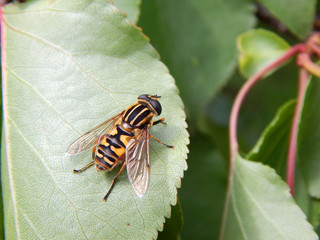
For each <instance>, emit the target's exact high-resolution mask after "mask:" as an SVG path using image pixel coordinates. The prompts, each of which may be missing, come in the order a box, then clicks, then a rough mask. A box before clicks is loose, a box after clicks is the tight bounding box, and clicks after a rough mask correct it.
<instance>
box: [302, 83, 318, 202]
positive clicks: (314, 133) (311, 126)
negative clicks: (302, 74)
mask: <svg viewBox="0 0 320 240" xmlns="http://www.w3.org/2000/svg"><path fill="white" fill-rule="evenodd" d="M319 92H320V81H319V79H318V78H313V79H311V80H310V83H309V85H308V88H307V92H306V96H305V99H304V103H303V109H302V113H301V118H300V124H299V134H298V156H299V166H300V168H301V172H302V175H303V177H304V179H305V181H306V185H307V187H308V190H309V193H310V195H311V196H313V197H316V198H320V174H319V173H320V124H319V123H320V111H319V101H320V95H319Z"/></svg>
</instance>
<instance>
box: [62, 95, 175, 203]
mask: <svg viewBox="0 0 320 240" xmlns="http://www.w3.org/2000/svg"><path fill="white" fill-rule="evenodd" d="M158 98H160V96H157V95H147V94H143V95H140V96H139V97H138V101H137V102H136V103H134V104H132V105H131V106H129V107H128V108H127V109H126V110H124V111H122V112H121V113H119V114H117V115H116V116H114V117H112V118H110V119H108V120H107V121H105V122H104V123H102V124H100V125H99V126H97V127H95V128H94V129H92V130H90V131H89V132H87V133H86V134H84V135H82V136H81V137H79V138H78V139H77V140H76V141H75V142H73V143H72V144H71V145H70V146H69V147H68V149H67V151H66V154H68V155H76V154H79V153H81V152H83V151H84V150H86V149H88V148H90V147H93V148H92V159H93V160H92V162H90V163H89V164H88V165H87V166H85V167H83V168H81V169H79V170H75V169H74V170H73V172H74V173H80V172H82V171H84V170H86V169H87V168H89V167H90V166H92V165H93V164H95V166H96V170H97V171H111V170H112V169H114V168H115V167H117V166H119V165H120V164H122V163H123V162H124V163H123V165H122V167H121V169H120V171H119V172H118V174H117V175H116V176H115V177H114V178H113V180H112V183H111V186H110V188H109V190H108V192H107V194H106V195H105V197H104V198H103V200H104V201H106V200H107V198H108V196H109V194H110V193H111V190H112V188H113V186H114V184H115V181H116V180H117V178H118V177H119V175H120V174H121V173H122V171H123V170H124V168H125V167H127V175H128V178H129V181H130V183H131V185H132V187H133V189H134V191H135V192H136V194H137V195H138V196H143V195H144V194H145V193H146V192H147V189H148V185H149V178H150V159H149V155H150V150H149V138H150V137H151V138H153V139H155V140H156V141H157V142H159V143H161V144H163V145H165V146H166V147H168V148H174V147H173V146H170V145H167V144H165V143H162V142H161V141H160V140H159V139H157V138H155V137H154V136H152V135H151V134H150V133H149V129H150V127H151V126H153V125H156V124H158V123H164V124H165V122H164V118H161V119H159V120H157V121H155V122H153V120H152V118H153V117H154V116H158V115H160V114H161V111H162V108H161V105H160V103H159V101H158Z"/></svg>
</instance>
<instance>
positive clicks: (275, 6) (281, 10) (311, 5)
mask: <svg viewBox="0 0 320 240" xmlns="http://www.w3.org/2000/svg"><path fill="white" fill-rule="evenodd" d="M260 2H261V3H262V4H263V5H264V6H265V7H266V8H267V9H268V10H269V11H270V12H271V13H272V14H273V15H274V16H275V17H276V18H277V19H279V20H280V21H281V22H282V23H283V24H284V25H286V26H287V27H288V28H289V30H290V31H291V32H292V33H294V34H295V35H296V36H298V37H299V38H301V39H304V38H305V37H307V36H308V35H309V34H310V33H311V31H312V24H313V19H314V17H315V8H316V0H308V1H301V0H281V1H279V0H260Z"/></svg>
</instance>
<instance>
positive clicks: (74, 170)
mask: <svg viewBox="0 0 320 240" xmlns="http://www.w3.org/2000/svg"><path fill="white" fill-rule="evenodd" d="M93 164H94V161H92V162H90V163H89V164H88V165H87V166H85V167H83V168H81V169H79V170H76V169H73V171H72V172H74V173H81V172H83V171H84V170H86V169H87V168H89V167H91V166H92V165H93Z"/></svg>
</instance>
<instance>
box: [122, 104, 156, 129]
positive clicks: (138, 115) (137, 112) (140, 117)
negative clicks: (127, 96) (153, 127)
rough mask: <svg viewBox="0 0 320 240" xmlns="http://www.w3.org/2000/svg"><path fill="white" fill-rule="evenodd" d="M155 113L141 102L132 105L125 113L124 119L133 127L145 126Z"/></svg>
mask: <svg viewBox="0 0 320 240" xmlns="http://www.w3.org/2000/svg"><path fill="white" fill-rule="evenodd" d="M153 116H154V113H153V112H151V111H150V109H149V108H148V107H147V106H146V105H143V104H141V103H136V104H133V105H131V106H130V107H128V108H127V109H126V111H125V112H124V114H123V117H122V120H123V121H124V122H125V123H128V124H129V125H130V126H131V127H133V128H143V127H144V126H146V125H148V124H149V123H150V120H151V119H152V117H153Z"/></svg>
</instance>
